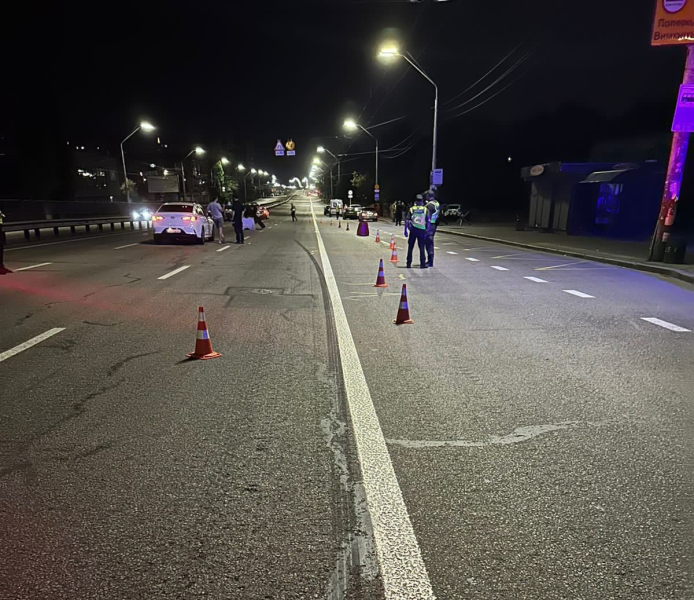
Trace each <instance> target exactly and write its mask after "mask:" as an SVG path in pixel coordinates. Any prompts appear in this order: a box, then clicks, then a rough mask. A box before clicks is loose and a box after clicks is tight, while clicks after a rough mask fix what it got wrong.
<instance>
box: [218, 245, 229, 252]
mask: <svg viewBox="0 0 694 600" xmlns="http://www.w3.org/2000/svg"><path fill="white" fill-rule="evenodd" d="M229 248H231V246H222V247H221V248H220V249H219V250H217V252H224V251H225V250H229Z"/></svg>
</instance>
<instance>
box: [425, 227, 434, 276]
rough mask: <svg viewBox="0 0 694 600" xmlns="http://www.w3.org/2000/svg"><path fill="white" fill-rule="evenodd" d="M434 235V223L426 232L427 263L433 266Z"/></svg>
mask: <svg viewBox="0 0 694 600" xmlns="http://www.w3.org/2000/svg"><path fill="white" fill-rule="evenodd" d="M435 235H436V225H432V226H431V229H430V230H429V232H428V233H427V239H426V248H427V263H428V264H429V266H430V267H433V266H434V236H435Z"/></svg>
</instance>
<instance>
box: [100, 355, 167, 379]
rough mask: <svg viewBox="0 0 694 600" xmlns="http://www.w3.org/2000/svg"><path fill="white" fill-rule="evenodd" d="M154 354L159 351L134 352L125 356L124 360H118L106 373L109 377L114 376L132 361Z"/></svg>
mask: <svg viewBox="0 0 694 600" xmlns="http://www.w3.org/2000/svg"><path fill="white" fill-rule="evenodd" d="M154 354H159V351H158V350H157V351H154V352H143V353H142V354H133V355H131V356H128V357H126V358H124V359H123V360H119V361H118V362H116V363H114V364H112V365H111V366H110V367H109V369H108V371H107V372H106V375H107V376H108V377H111V376H113V375H114V374H115V373H116V372H117V371H118V370H119V369H122V368H123V367H124V366H125V365H127V364H128V363H129V362H130V361H133V360H137V359H138V358H144V357H145V356H152V355H154Z"/></svg>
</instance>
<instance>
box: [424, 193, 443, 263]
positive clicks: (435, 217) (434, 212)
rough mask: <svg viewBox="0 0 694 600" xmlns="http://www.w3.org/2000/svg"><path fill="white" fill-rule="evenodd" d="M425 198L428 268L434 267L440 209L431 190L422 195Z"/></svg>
mask: <svg viewBox="0 0 694 600" xmlns="http://www.w3.org/2000/svg"><path fill="white" fill-rule="evenodd" d="M424 196H425V198H426V207H427V211H428V213H429V221H430V224H429V229H427V239H426V247H427V264H428V266H430V267H433V266H434V236H435V235H436V228H437V227H438V225H439V214H440V213H441V207H440V206H439V202H438V200H436V195H435V194H434V191H433V190H428V191H427V192H425V194H424Z"/></svg>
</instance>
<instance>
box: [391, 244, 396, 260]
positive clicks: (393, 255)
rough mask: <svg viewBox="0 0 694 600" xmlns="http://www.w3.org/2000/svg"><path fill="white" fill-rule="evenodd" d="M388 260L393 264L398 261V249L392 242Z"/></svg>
mask: <svg viewBox="0 0 694 600" xmlns="http://www.w3.org/2000/svg"><path fill="white" fill-rule="evenodd" d="M390 262H392V263H393V264H395V263H396V262H398V249H397V248H396V247H395V244H393V253H392V254H391V255H390Z"/></svg>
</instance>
